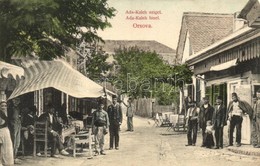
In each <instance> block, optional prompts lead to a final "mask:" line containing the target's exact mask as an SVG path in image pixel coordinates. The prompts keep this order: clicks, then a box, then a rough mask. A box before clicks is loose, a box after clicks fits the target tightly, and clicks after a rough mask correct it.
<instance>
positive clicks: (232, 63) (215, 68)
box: [210, 58, 238, 71]
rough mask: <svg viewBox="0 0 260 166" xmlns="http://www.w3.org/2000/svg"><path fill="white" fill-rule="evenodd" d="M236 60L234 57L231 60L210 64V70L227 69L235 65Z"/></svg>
mask: <svg viewBox="0 0 260 166" xmlns="http://www.w3.org/2000/svg"><path fill="white" fill-rule="evenodd" d="M237 60H238V59H237V58H236V59H233V60H231V61H228V62H225V63H222V64H219V65H215V66H211V67H210V71H221V70H225V69H228V68H230V67H233V66H236V65H237Z"/></svg>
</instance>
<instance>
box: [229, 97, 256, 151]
mask: <svg viewBox="0 0 260 166" xmlns="http://www.w3.org/2000/svg"><path fill="white" fill-rule="evenodd" d="M245 113H247V114H249V116H250V117H252V115H253V109H252V107H251V106H250V105H249V104H248V103H247V102H245V101H242V100H239V99H238V96H237V94H236V93H232V101H231V102H230V103H229V104H228V109H227V118H228V120H229V121H230V127H229V135H228V136H229V145H228V146H233V133H234V129H235V127H236V146H237V147H240V146H241V129H242V122H243V114H245Z"/></svg>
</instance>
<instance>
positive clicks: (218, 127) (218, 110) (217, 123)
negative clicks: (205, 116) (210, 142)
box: [212, 96, 227, 149]
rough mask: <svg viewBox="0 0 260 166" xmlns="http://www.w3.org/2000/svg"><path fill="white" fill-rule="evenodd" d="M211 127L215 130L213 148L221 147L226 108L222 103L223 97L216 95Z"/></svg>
mask: <svg viewBox="0 0 260 166" xmlns="http://www.w3.org/2000/svg"><path fill="white" fill-rule="evenodd" d="M212 125H213V129H214V130H215V140H216V147H215V149H219V148H221V149H222V148H223V128H224V126H225V125H227V123H226V108H225V106H224V105H223V99H222V97H221V96H218V97H217V99H216V106H215V111H214V113H213V118H212Z"/></svg>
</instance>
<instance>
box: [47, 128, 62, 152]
mask: <svg viewBox="0 0 260 166" xmlns="http://www.w3.org/2000/svg"><path fill="white" fill-rule="evenodd" d="M48 139H49V141H50V144H51V155H54V154H55V153H56V149H57V148H58V150H59V151H61V150H63V149H64V146H63V144H62V142H61V138H60V136H59V135H56V136H54V135H53V134H52V133H50V134H49V136H48Z"/></svg>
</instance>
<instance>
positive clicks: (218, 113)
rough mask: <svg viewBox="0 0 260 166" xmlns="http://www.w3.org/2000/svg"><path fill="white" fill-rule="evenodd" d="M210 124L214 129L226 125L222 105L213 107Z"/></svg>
mask: <svg viewBox="0 0 260 166" xmlns="http://www.w3.org/2000/svg"><path fill="white" fill-rule="evenodd" d="M212 124H213V127H214V128H217V127H221V126H222V127H223V126H225V125H227V123H226V108H225V106H224V105H223V104H221V105H220V106H219V107H218V105H216V106H215V110H214V113H213V118H212Z"/></svg>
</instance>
